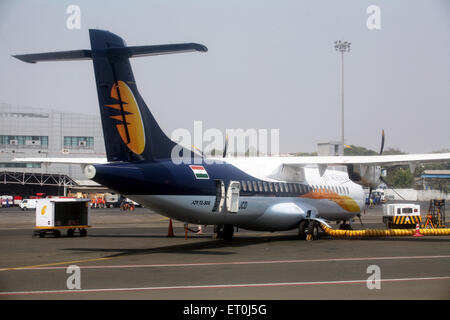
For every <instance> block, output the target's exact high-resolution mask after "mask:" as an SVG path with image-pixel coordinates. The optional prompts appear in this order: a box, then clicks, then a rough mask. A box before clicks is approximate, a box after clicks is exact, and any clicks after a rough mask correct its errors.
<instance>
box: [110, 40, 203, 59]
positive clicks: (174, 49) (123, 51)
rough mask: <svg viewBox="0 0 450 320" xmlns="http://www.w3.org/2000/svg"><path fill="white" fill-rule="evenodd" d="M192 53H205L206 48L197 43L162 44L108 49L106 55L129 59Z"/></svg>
mask: <svg viewBox="0 0 450 320" xmlns="http://www.w3.org/2000/svg"><path fill="white" fill-rule="evenodd" d="M194 51H200V52H207V51H208V48H206V47H205V46H204V45H201V44H198V43H177V44H162V45H154V46H135V47H124V48H110V49H108V50H107V53H108V54H109V55H121V56H126V57H129V58H131V57H144V56H156V55H160V54H170V53H182V52H194Z"/></svg>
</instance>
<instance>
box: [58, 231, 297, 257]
mask: <svg viewBox="0 0 450 320" xmlns="http://www.w3.org/2000/svg"><path fill="white" fill-rule="evenodd" d="M131 237H134V236H133V235H132V236H131ZM139 237H141V236H139ZM142 237H143V238H145V237H144V236H142ZM147 238H151V237H147ZM158 238H167V237H163V236H158ZM176 238H178V239H180V238H182V237H176ZM198 238H199V237H196V239H198ZM206 238H211V237H208V236H207V237H206ZM169 239H170V238H169ZM292 240H295V235H286V236H280V235H277V236H273V237H272V236H269V237H268V236H264V237H263V236H260V237H258V236H250V237H247V236H245V237H236V238H234V239H233V240H231V241H226V240H209V241H202V242H195V243H192V242H191V243H183V244H176V245H169V246H163V247H156V248H146V249H111V248H65V249H63V250H67V251H83V252H104V253H109V252H115V254H112V255H109V256H106V257H105V258H116V257H123V256H130V255H144V254H155V253H185V254H205V255H231V254H236V253H237V252H235V251H222V250H220V251H219V250H214V249H223V248H230V249H232V248H238V247H245V246H250V245H255V244H261V243H266V242H269V241H292ZM187 241H189V239H188V240H187Z"/></svg>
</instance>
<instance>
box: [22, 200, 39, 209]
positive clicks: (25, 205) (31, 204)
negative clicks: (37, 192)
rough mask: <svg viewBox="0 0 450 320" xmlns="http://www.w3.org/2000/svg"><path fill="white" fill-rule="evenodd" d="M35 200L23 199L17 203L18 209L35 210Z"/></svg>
mask: <svg viewBox="0 0 450 320" xmlns="http://www.w3.org/2000/svg"><path fill="white" fill-rule="evenodd" d="M36 206H37V199H24V200H22V201H21V202H20V203H19V207H20V209H22V210H28V209H36Z"/></svg>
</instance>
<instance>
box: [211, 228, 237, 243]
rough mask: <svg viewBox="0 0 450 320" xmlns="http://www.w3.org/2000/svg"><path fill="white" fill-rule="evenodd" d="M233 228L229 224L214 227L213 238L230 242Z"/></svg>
mask: <svg viewBox="0 0 450 320" xmlns="http://www.w3.org/2000/svg"><path fill="white" fill-rule="evenodd" d="M233 234H234V226H233V225H231V224H225V225H217V226H214V236H215V238H216V239H224V240H227V241H229V240H231V239H233Z"/></svg>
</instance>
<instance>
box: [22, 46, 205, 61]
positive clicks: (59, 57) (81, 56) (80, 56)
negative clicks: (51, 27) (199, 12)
mask: <svg viewBox="0 0 450 320" xmlns="http://www.w3.org/2000/svg"><path fill="white" fill-rule="evenodd" d="M194 51H199V52H207V51H208V48H206V47H205V46H204V45H201V44H198V43H177V44H163V45H155V46H134V47H122V48H109V49H107V50H106V55H107V56H109V57H113V56H121V57H124V58H131V57H145V56H156V55H162V54H170V53H183V52H194ZM93 52H94V54H95V52H96V51H92V50H72V51H59V52H45V53H32V54H19V55H14V56H13V57H14V58H17V59H19V60H21V61H23V62H28V63H36V62H39V61H69V60H86V59H92V53H93Z"/></svg>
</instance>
